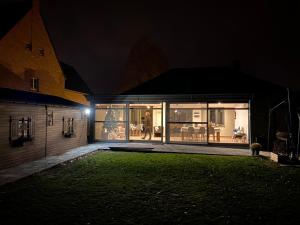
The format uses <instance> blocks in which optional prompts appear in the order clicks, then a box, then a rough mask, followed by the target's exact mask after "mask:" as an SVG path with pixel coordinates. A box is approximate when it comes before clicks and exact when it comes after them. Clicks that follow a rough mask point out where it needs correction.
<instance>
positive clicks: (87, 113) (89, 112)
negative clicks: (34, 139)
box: [84, 108, 91, 116]
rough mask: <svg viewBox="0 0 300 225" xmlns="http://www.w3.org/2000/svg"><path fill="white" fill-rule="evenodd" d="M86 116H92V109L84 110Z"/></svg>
mask: <svg viewBox="0 0 300 225" xmlns="http://www.w3.org/2000/svg"><path fill="white" fill-rule="evenodd" d="M84 114H85V115H86V116H89V115H90V114H91V109H89V108H86V109H85V110H84Z"/></svg>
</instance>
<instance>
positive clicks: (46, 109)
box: [44, 105, 48, 158]
mask: <svg viewBox="0 0 300 225" xmlns="http://www.w3.org/2000/svg"><path fill="white" fill-rule="evenodd" d="M45 111H46V116H45V119H46V120H45V125H46V133H45V152H44V156H45V158H46V157H47V144H48V143H47V139H48V124H47V120H48V106H47V105H45Z"/></svg>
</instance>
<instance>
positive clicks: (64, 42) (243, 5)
mask: <svg viewBox="0 0 300 225" xmlns="http://www.w3.org/2000/svg"><path fill="white" fill-rule="evenodd" d="M289 2H292V1H274V0H268V1H265V0H252V1H241V0H236V1H233V0H219V1H216V0H209V1H201V0H197V1H188V0H186V1H183V0H181V1H169V0H160V1H156V0H151V1H146V0H144V1H143V0H139V1H127V0H123V1H114V0H109V1H100V0H99V1H93V0H84V1H80V0H76V1H75V0H74V1H70V0H59V1H58V0H42V1H41V8H42V15H43V17H44V19H45V21H46V24H47V27H48V30H49V32H50V35H51V37H52V39H53V42H54V44H55V48H56V51H57V53H58V57H59V58H60V59H61V60H62V61H64V62H66V63H69V64H71V65H73V66H74V67H75V68H76V69H77V70H78V72H79V73H80V74H81V75H82V77H83V79H84V80H85V81H86V82H87V84H88V85H89V87H90V88H91V89H92V90H93V91H94V92H96V93H110V92H111V90H113V89H114V82H116V80H118V79H119V77H120V75H121V70H122V68H123V67H124V65H125V63H126V60H127V58H128V54H129V51H130V49H131V48H132V46H133V44H134V43H135V42H136V41H137V40H138V39H139V38H140V37H141V36H142V35H145V36H147V37H148V38H149V39H151V40H152V41H153V42H154V43H155V44H156V45H157V46H159V47H160V48H162V49H163V51H164V52H165V54H166V56H167V58H168V61H169V65H170V68H175V67H198V66H218V65H231V64H232V61H233V60H240V63H241V70H242V71H244V72H248V73H251V74H253V75H255V76H258V77H262V78H264V79H269V80H273V81H274V82H277V83H281V84H285V85H289V86H291V87H299V88H300V78H299V74H300V68H299V59H300V55H299V53H300V35H299V34H300V32H299V29H300V24H299V23H300V13H299V12H300V1H294V2H297V3H289Z"/></svg>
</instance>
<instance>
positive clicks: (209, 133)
mask: <svg viewBox="0 0 300 225" xmlns="http://www.w3.org/2000/svg"><path fill="white" fill-rule="evenodd" d="M215 133H216V132H215V128H213V127H209V128H208V137H210V135H212V136H213V140H214V141H215V139H216V137H215Z"/></svg>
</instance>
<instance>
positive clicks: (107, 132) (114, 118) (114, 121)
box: [95, 104, 126, 140]
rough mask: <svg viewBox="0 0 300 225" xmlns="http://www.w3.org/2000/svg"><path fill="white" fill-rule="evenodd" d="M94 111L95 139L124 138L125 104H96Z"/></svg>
mask: <svg viewBox="0 0 300 225" xmlns="http://www.w3.org/2000/svg"><path fill="white" fill-rule="evenodd" d="M95 113H96V115H95V139H96V140H125V139H126V105H125V104H97V105H96V112H95Z"/></svg>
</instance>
